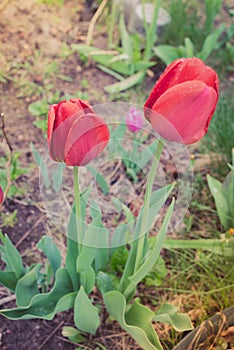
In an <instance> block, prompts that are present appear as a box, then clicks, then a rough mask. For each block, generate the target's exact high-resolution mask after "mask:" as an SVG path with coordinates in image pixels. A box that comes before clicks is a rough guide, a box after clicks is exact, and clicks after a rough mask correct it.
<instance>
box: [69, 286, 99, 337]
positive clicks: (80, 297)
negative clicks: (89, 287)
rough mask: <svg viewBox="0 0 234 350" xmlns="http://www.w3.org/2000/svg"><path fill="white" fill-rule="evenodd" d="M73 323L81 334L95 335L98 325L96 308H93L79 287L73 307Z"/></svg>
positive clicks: (82, 289)
mask: <svg viewBox="0 0 234 350" xmlns="http://www.w3.org/2000/svg"><path fill="white" fill-rule="evenodd" d="M74 322H75V325H76V327H77V328H78V329H80V330H81V331H83V332H87V333H91V334H95V333H96V330H97V328H98V327H99V324H100V319H99V315H98V309H97V307H95V306H93V305H92V303H91V301H90V299H89V297H88V295H87V294H86V293H85V290H84V288H83V287H82V286H81V287H80V289H79V292H78V293H77V296H76V300H75V305H74Z"/></svg>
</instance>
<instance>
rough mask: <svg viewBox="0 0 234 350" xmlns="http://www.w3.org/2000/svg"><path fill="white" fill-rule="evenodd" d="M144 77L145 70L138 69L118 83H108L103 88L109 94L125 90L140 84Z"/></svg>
mask: <svg viewBox="0 0 234 350" xmlns="http://www.w3.org/2000/svg"><path fill="white" fill-rule="evenodd" d="M144 77H145V71H139V72H137V73H135V74H133V75H132V76H130V77H129V78H126V79H125V80H122V81H120V82H118V83H115V84H112V85H108V86H105V87H104V90H105V91H106V92H108V93H109V94H116V93H118V92H121V91H125V90H127V89H130V88H131V87H133V86H135V85H137V84H140V83H141V82H142V81H143V79H144Z"/></svg>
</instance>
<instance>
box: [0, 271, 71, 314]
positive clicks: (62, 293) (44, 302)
mask: <svg viewBox="0 0 234 350" xmlns="http://www.w3.org/2000/svg"><path fill="white" fill-rule="evenodd" d="M72 290H73V288H72V284H71V280H70V278H69V275H68V273H67V270H66V269H65V268H61V269H59V270H58V271H57V272H56V276H55V283H54V286H53V288H52V290H51V291H50V292H49V293H41V294H37V295H35V296H34V297H33V298H32V300H31V302H30V304H29V305H28V306H27V307H23V306H19V307H17V308H13V309H5V310H0V314H1V315H3V316H5V317H7V318H9V319H11V320H18V319H32V318H42V319H45V320H52V319H53V318H54V316H55V314H56V313H59V312H62V311H65V310H68V309H70V308H72V307H73V305H74V301H75V298H76V294H77V293H76V292H73V293H72Z"/></svg>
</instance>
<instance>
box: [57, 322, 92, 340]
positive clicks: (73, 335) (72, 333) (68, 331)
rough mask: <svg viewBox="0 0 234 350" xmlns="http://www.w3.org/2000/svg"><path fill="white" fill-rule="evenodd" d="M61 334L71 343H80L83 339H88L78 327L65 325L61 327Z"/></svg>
mask: <svg viewBox="0 0 234 350" xmlns="http://www.w3.org/2000/svg"><path fill="white" fill-rule="evenodd" d="M62 335H63V336H64V337H66V338H68V339H69V340H70V341H72V342H73V343H82V342H85V341H88V339H87V338H85V337H84V336H83V335H82V334H81V332H80V331H78V329H76V328H74V327H71V326H65V327H63V329H62Z"/></svg>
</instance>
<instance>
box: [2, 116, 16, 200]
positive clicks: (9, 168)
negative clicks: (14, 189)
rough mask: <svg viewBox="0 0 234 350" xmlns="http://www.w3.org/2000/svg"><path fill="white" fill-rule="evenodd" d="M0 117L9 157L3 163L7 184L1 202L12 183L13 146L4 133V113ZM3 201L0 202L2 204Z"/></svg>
mask: <svg viewBox="0 0 234 350" xmlns="http://www.w3.org/2000/svg"><path fill="white" fill-rule="evenodd" d="M0 118H1V125H0V130H1V132H2V134H3V137H4V139H5V141H6V145H7V148H8V150H9V158H8V161H7V162H6V165H5V168H6V176H7V185H6V188H5V191H4V198H3V202H4V200H5V198H6V197H7V194H8V192H9V190H10V187H11V185H12V181H11V162H12V156H13V148H12V146H11V143H10V141H9V138H8V136H7V133H6V128H5V118H4V113H1V114H0ZM3 202H2V203H1V204H3Z"/></svg>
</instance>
